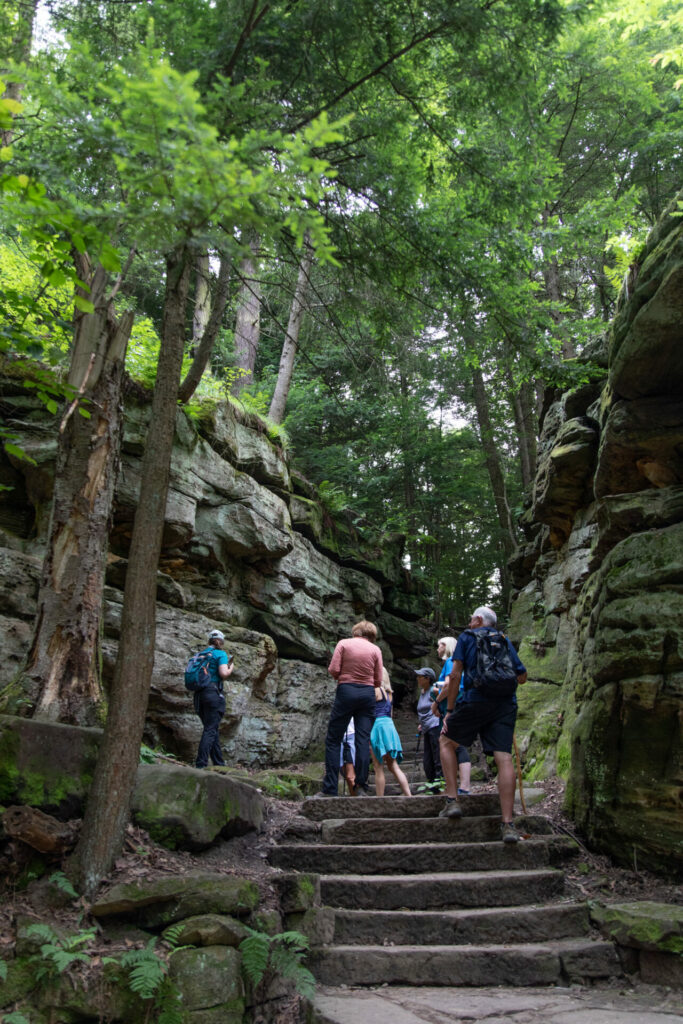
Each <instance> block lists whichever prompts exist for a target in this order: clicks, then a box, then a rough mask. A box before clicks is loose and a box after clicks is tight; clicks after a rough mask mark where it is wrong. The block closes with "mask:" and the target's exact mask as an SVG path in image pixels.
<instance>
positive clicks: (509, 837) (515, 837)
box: [500, 821, 522, 843]
mask: <svg viewBox="0 0 683 1024" xmlns="http://www.w3.org/2000/svg"><path fill="white" fill-rule="evenodd" d="M500 837H501V839H502V840H503V842H504V843H518V842H519V841H520V839H521V838H522V837H521V836H520V834H519V832H518V831H517V829H516V828H515V826H514V824H513V822H511V821H503V822H501V825H500Z"/></svg>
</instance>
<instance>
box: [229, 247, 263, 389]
mask: <svg viewBox="0 0 683 1024" xmlns="http://www.w3.org/2000/svg"><path fill="white" fill-rule="evenodd" d="M259 244H260V238H259V237H258V236H254V237H253V238H252V239H251V240H250V242H249V248H250V249H251V255H250V256H246V257H245V258H244V259H243V260H242V263H241V265H240V278H241V280H242V284H241V287H240V295H239V302H238V306H237V316H236V319H235V366H236V367H237V369H238V370H240V371H242V372H241V373H239V375H238V376H237V378H236V379H235V382H234V384H233V385H232V389H231V390H232V393H233V395H239V393H240V391H241V390H242V388H244V387H246V386H247V385H248V384H251V382H252V380H253V379H254V366H255V364H256V353H257V352H258V346H259V341H260V338H261V283H260V281H258V280H257V278H256V273H257V269H258V261H257V253H258V248H259Z"/></svg>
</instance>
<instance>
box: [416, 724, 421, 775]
mask: <svg viewBox="0 0 683 1024" xmlns="http://www.w3.org/2000/svg"><path fill="white" fill-rule="evenodd" d="M421 739H422V733H421V732H419V733H418V734H417V744H416V746H415V767H416V768H417V754H418V751H419V749H420V740H421Z"/></svg>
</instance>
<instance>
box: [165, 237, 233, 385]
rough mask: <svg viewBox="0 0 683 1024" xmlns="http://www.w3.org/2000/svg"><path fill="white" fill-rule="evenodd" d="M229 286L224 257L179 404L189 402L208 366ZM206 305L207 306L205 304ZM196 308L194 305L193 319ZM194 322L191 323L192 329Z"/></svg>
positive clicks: (226, 262)
mask: <svg viewBox="0 0 683 1024" xmlns="http://www.w3.org/2000/svg"><path fill="white" fill-rule="evenodd" d="M229 284H230V261H229V260H228V258H227V257H226V256H224V257H223V258H222V259H221V265H220V269H219V271H218V282H217V285H216V294H215V296H214V300H213V305H212V307H211V315H210V316H209V318H208V321H207V323H206V326H205V328H204V331H203V333H202V335H201V339H200V341H199V347H198V348H197V351H196V352H195V357H194V359H193V360H192V366H191V367H190V369H189V370H188V371H187V375H186V377H185V380H184V381H183V382H182V384H181V385H180V388H179V389H178V400H179V401H180V402H189V401H190V399H191V398H192V395H193V394H194V393H195V390H196V389H197V385H198V384H199V382H200V380H201V379H202V377H203V375H204V371H205V370H206V367H207V366H208V364H209V359H210V358H211V353H212V352H213V349H214V346H215V344H216V338H217V337H218V332H219V331H220V329H221V324H222V322H223V314H224V313H225V306H226V303H227V301H228V287H229ZM207 305H208V304H207ZM196 312H197V308H196V305H195V317H196ZM195 323H196V321H195V322H194V323H193V329H194V326H195Z"/></svg>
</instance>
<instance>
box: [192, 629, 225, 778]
mask: <svg viewBox="0 0 683 1024" xmlns="http://www.w3.org/2000/svg"><path fill="white" fill-rule="evenodd" d="M224 640H225V636H224V635H223V633H221V631H220V629H212V630H211V632H210V633H209V646H208V647H206V648H205V649H204V650H205V651H206V652H210V653H211V660H210V661H209V663H208V669H209V674H210V676H211V681H210V683H209V684H208V685H207V686H205V687H204V688H203V689H201V690H196V691H195V693H194V709H195V711H196V713H197V714H198V715H199V717H200V718H201V720H202V725H203V726H204V731H203V732H202V738H201V739H200V741H199V750H198V751H197V761H196V766H197V768H206V766H207V764H208V763H209V758H211V760H212V762H213V763H214V764H218V765H224V764H225V761H224V760H223V753H222V751H221V745H220V741H219V739H218V730H219V729H220V724H221V719H222V717H223V715H224V714H225V695H224V694H223V681H224V680H225V679H227V678H228V676H230V675H232V671H233V669H234V667H235V666H234V665H233V663H232V658H228V656H227V654H226V653H225V651H224V650H223V642H224Z"/></svg>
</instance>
